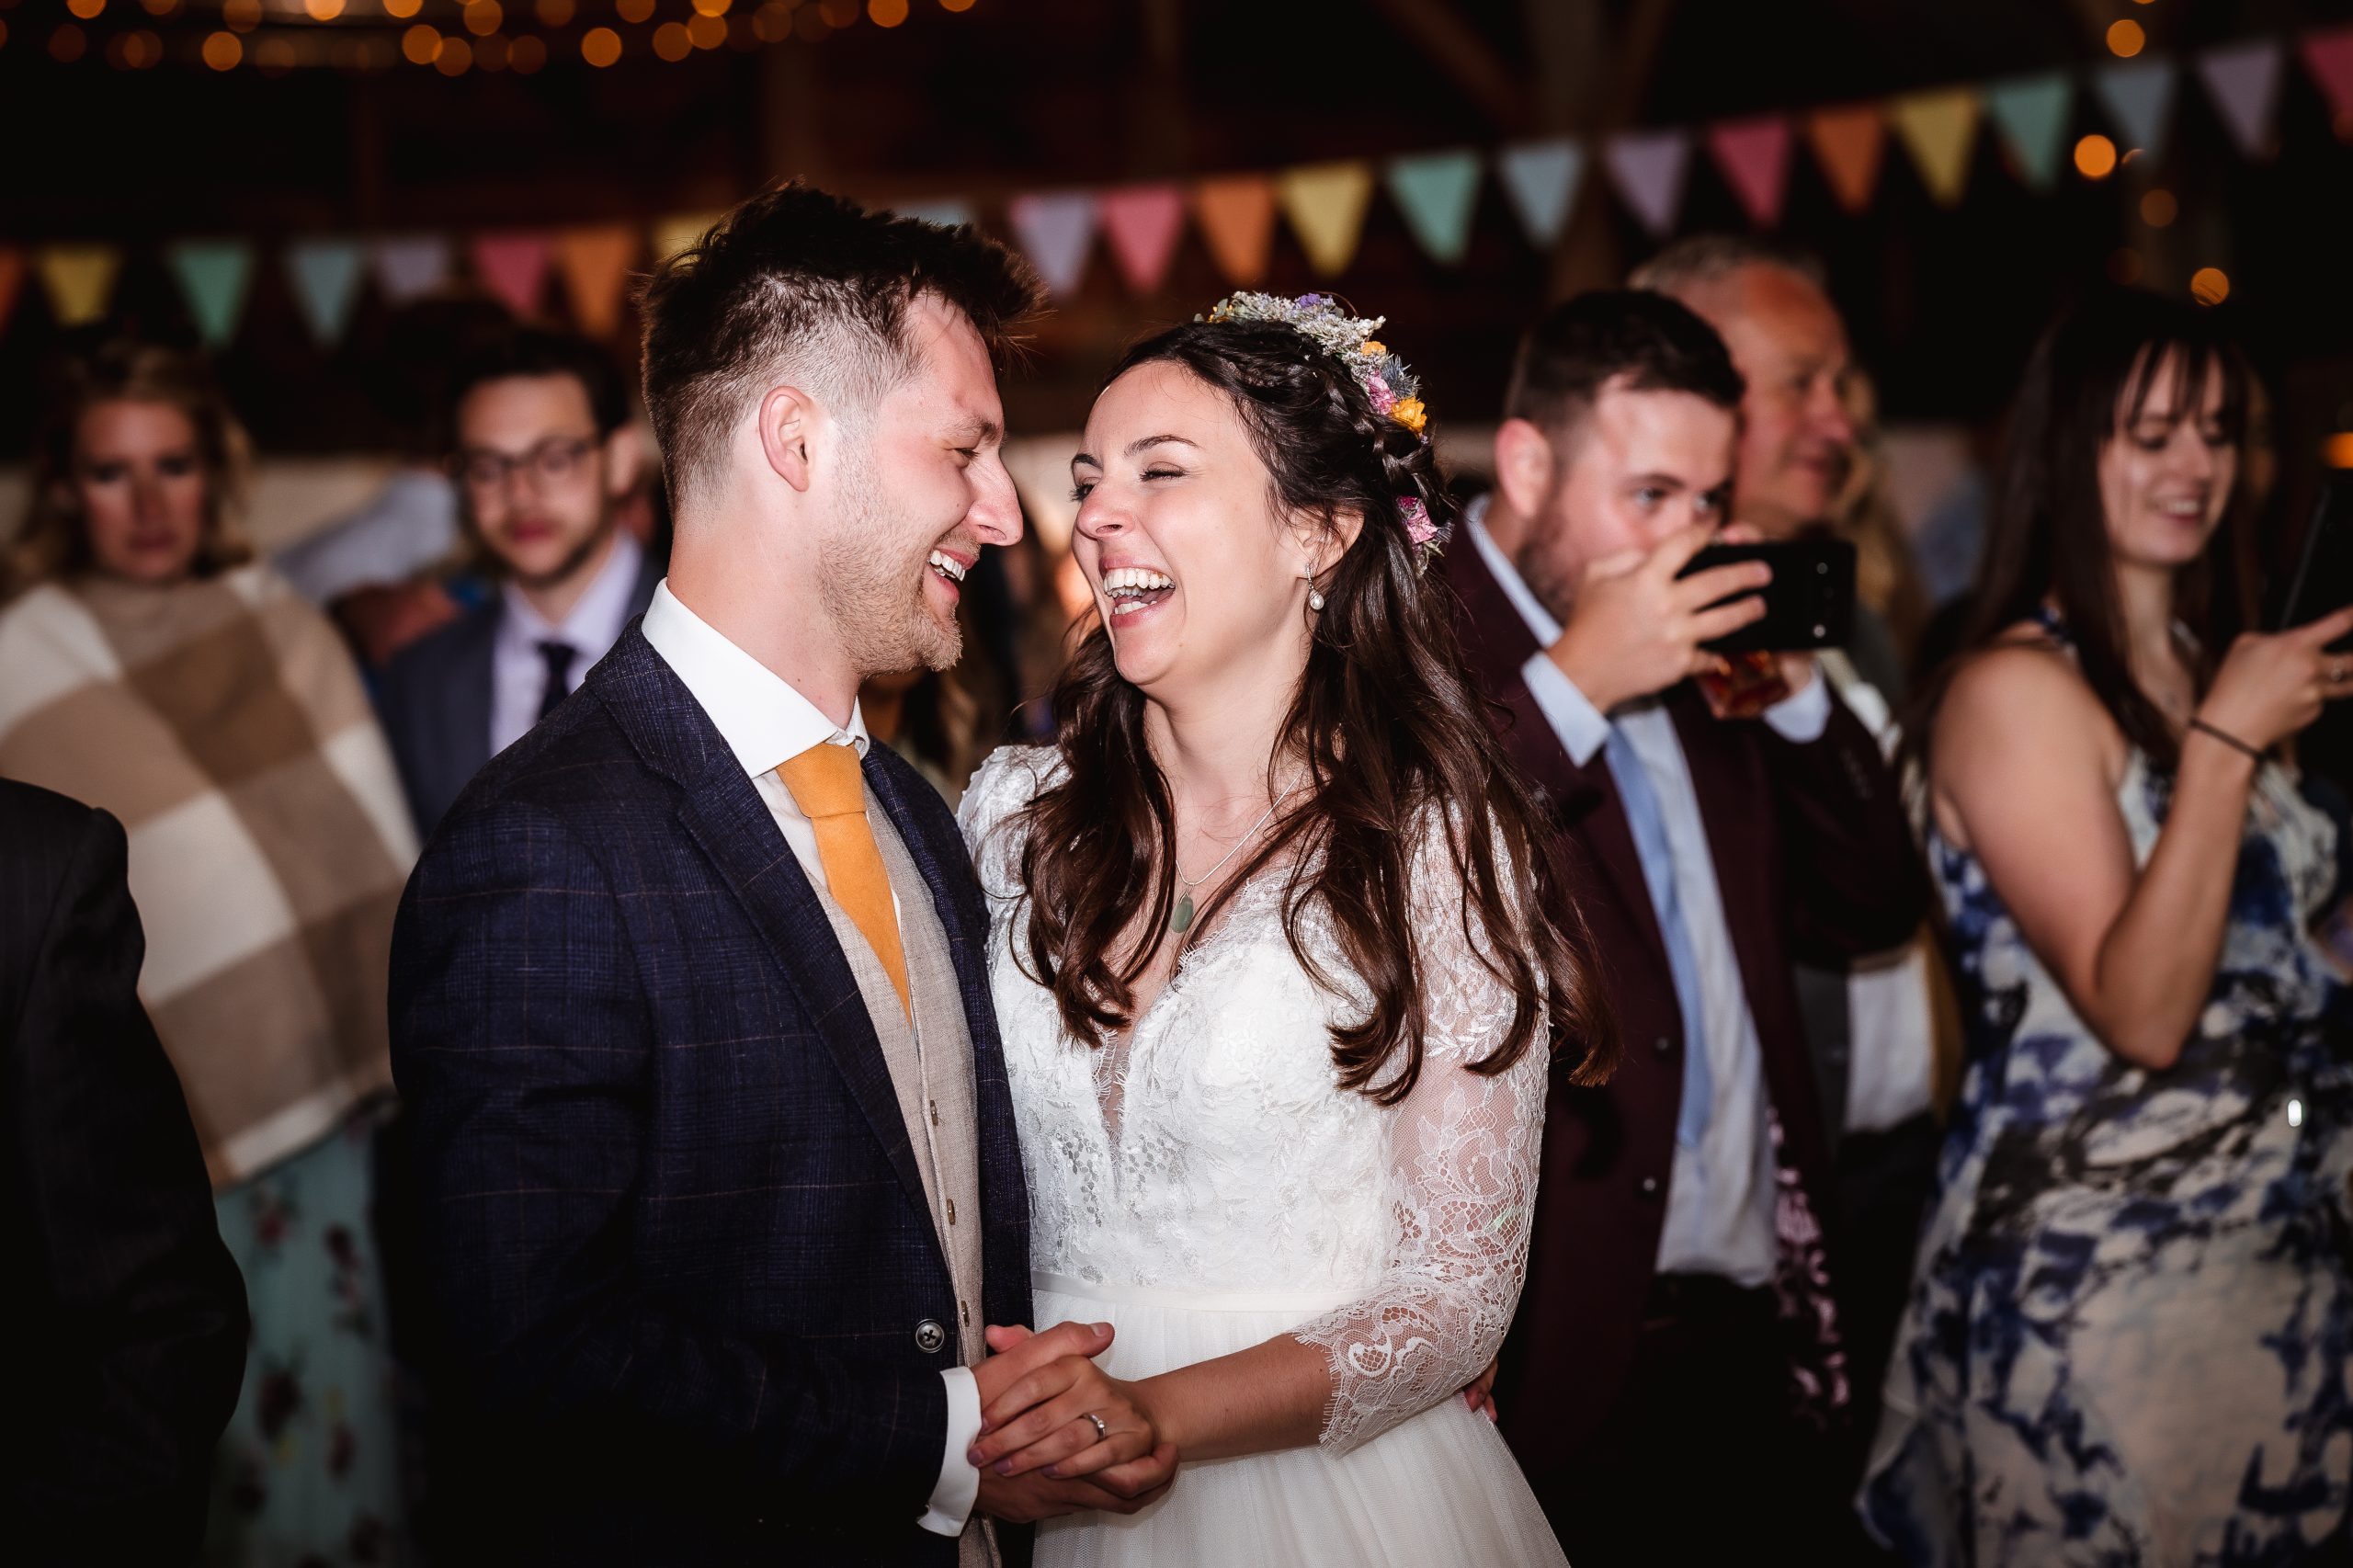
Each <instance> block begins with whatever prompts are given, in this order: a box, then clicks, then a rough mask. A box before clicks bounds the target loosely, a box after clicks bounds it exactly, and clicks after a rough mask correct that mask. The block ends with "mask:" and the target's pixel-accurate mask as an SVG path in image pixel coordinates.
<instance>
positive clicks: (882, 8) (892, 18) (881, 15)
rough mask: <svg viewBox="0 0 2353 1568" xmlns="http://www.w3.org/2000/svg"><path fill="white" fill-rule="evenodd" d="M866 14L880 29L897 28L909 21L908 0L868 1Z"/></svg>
mask: <svg viewBox="0 0 2353 1568" xmlns="http://www.w3.org/2000/svg"><path fill="white" fill-rule="evenodd" d="M866 14H867V16H868V17H870V18H871V19H872V21H873V23H874V25H875V26H876V27H878V28H895V27H897V26H898V25H899V24H900V23H901V22H904V21H905V20H906V19H907V0H866Z"/></svg>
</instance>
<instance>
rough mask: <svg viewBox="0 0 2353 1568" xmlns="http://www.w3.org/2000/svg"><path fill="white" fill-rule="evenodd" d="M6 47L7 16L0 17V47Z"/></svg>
mask: <svg viewBox="0 0 2353 1568" xmlns="http://www.w3.org/2000/svg"><path fill="white" fill-rule="evenodd" d="M7 47H8V18H7V17H0V49H6V48H7Z"/></svg>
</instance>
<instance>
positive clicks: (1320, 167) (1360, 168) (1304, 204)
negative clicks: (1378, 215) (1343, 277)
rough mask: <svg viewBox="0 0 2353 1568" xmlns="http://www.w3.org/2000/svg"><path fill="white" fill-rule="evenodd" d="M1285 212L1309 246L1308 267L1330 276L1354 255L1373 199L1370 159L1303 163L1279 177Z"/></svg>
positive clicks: (1278, 182) (1344, 268)
mask: <svg viewBox="0 0 2353 1568" xmlns="http://www.w3.org/2000/svg"><path fill="white" fill-rule="evenodd" d="M1277 186H1278V188H1279V190H1280V192H1281V194H1282V203H1283V213H1284V215H1285V216H1286V217H1288V218H1290V226H1291V229H1292V232H1293V233H1297V234H1298V235H1299V243H1300V244H1301V245H1302V246H1303V247H1304V248H1305V249H1306V251H1307V260H1308V263H1309V265H1310V266H1312V267H1314V268H1315V270H1316V271H1317V272H1320V273H1322V274H1323V275H1324V277H1326V278H1330V277H1333V276H1335V275H1336V274H1338V273H1342V272H1346V271H1347V269H1348V263H1349V262H1351V261H1354V260H1355V259H1356V255H1357V241H1358V239H1359V238H1361V237H1362V236H1363V234H1364V211H1365V208H1366V207H1367V206H1368V205H1369V204H1370V202H1371V200H1372V165H1370V164H1358V163H1345V164H1303V165H1301V166H1299V167H1298V168H1295V169H1285V170H1284V171H1283V172H1282V174H1281V176H1279V179H1278V181H1277Z"/></svg>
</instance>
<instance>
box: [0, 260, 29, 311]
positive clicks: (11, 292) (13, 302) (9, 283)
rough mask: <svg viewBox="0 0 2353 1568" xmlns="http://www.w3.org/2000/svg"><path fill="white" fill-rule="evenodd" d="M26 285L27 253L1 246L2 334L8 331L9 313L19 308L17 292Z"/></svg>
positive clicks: (0, 300) (0, 293)
mask: <svg viewBox="0 0 2353 1568" xmlns="http://www.w3.org/2000/svg"><path fill="white" fill-rule="evenodd" d="M24 284H25V253H24V252H22V251H20V250H12V249H10V248H9V247H8V246H6V245H0V332H5V331H6V330H7V326H8V312H10V311H13V310H15V309H16V308H17V290H19V289H21V288H23V287H24Z"/></svg>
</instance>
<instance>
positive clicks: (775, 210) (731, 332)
mask: <svg viewBox="0 0 2353 1568" xmlns="http://www.w3.org/2000/svg"><path fill="white" fill-rule="evenodd" d="M927 294H928V295H936V296H938V298H939V299H940V300H942V301H945V302H946V303H948V304H949V305H951V306H953V307H954V308H955V309H957V310H958V311H961V312H963V314H964V315H965V317H966V318H967V319H969V320H970V321H971V322H972V325H973V326H974V328H976V329H977V330H978V331H979V333H980V335H981V337H982V339H983V341H984V342H985V343H987V345H988V346H989V350H990V352H991V354H992V355H994V356H997V357H999V358H1001V357H1002V356H1003V354H1004V352H1005V351H1006V349H1007V348H1009V347H1011V346H1012V345H1013V344H1014V343H1015V342H1017V334H1018V333H1019V331H1020V330H1021V326H1022V324H1023V323H1024V322H1025V321H1026V319H1027V318H1028V317H1029V316H1030V315H1031V314H1032V313H1033V312H1035V311H1036V310H1037V308H1038V304H1039V301H1040V297H1041V296H1040V289H1039V285H1038V282H1037V277H1036V274H1035V273H1033V272H1032V271H1031V270H1030V269H1029V264H1028V263H1027V262H1024V261H1022V260H1021V259H1020V258H1019V257H1017V256H1014V255H1013V254H1012V253H1011V252H1009V251H1007V250H1006V248H1005V247H1004V246H1002V245H1000V244H995V242H994V241H991V240H987V239H983V237H982V236H981V235H980V234H979V233H975V232H974V231H973V230H972V228H971V226H970V225H966V226H962V227H959V228H953V229H951V228H946V227H943V226H941V225H940V224H938V223H926V222H921V221H920V220H918V219H914V218H900V217H894V216H892V214H890V213H888V212H869V211H867V210H865V209H864V208H862V207H859V206H858V205H857V204H856V203H855V202H850V201H846V200H844V199H841V198H840V197H837V196H831V195H828V194H826V193H825V192H824V191H822V190H815V189H813V188H811V187H808V186H806V185H802V184H801V183H800V182H798V181H794V182H792V183H791V184H789V185H780V186H777V187H773V188H771V189H769V190H767V191H764V192H762V193H761V194H760V195H758V196H756V197H753V198H752V199H750V200H748V201H746V202H745V203H744V204H743V205H742V206H740V207H738V208H736V209H735V210H733V211H732V212H730V213H728V214H727V216H726V217H724V218H722V219H721V220H720V221H719V222H718V223H717V224H715V225H713V226H712V228H711V229H710V232H709V233H705V234H704V235H703V236H702V238H701V239H700V240H699V241H698V242H696V243H695V244H691V245H689V246H688V247H687V248H686V249H685V250H683V251H681V252H679V253H678V254H677V255H676V256H672V257H671V258H670V259H669V260H667V261H665V262H664V263H662V265H661V266H659V267H655V268H654V274H653V276H652V277H651V278H648V279H647V280H646V283H645V286H644V289H643V290H642V292H641V294H640V296H639V307H640V312H641V314H642V317H643V319H644V323H645V355H644V360H645V367H644V387H645V409H646V413H647V415H648V416H649V417H650V418H651V419H652V420H653V421H654V437H655V439H656V440H658V441H659V442H660V443H661V447H662V460H663V465H664V469H665V472H666V474H667V477H668V479H669V483H670V494H671V498H672V502H673V504H674V505H682V504H683V503H684V502H685V501H687V500H688V498H690V497H692V496H693V495H694V494H696V487H697V485H698V484H699V483H701V482H703V481H705V480H707V479H708V478H709V476H710V471H711V470H713V469H715V468H717V467H718V466H719V460H720V454H721V453H722V451H723V450H724V449H726V446H727V443H728V440H729V439H730V433H731V432H732V431H733V428H734V426H735V424H736V421H737V420H738V419H739V418H740V417H741V416H742V414H743V410H744V407H745V403H747V402H748V401H749V400H751V399H753V398H756V397H757V396H760V395H761V394H763V393H764V392H766V391H767V387H768V386H769V385H771V384H772V381H771V380H770V378H772V377H775V376H777V375H779V373H786V374H790V375H792V376H795V377H798V378H800V379H801V381H802V382H803V383H804V384H807V385H810V386H811V387H812V388H813V390H814V391H816V392H818V393H819V394H820V395H822V396H827V397H830V398H834V399H836V400H838V409H837V411H838V412H840V413H842V414H844V415H856V414H858V413H859V412H861V411H863V410H865V409H867V408H870V407H871V406H872V405H873V403H874V402H875V401H876V400H877V399H879V398H881V396H882V395H883V394H884V393H885V392H889V391H890V389H891V388H892V386H894V385H896V384H897V382H898V381H899V380H900V379H901V378H902V377H903V376H904V375H905V374H906V373H907V371H908V370H909V369H912V368H913V365H914V362H915V361H914V348H913V346H912V345H911V344H910V343H909V342H908V341H907V336H906V330H905V328H906V319H907V312H908V309H909V307H910V306H912V305H913V304H914V303H915V301H917V300H919V299H921V298H922V297H923V296H925V295H927Z"/></svg>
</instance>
